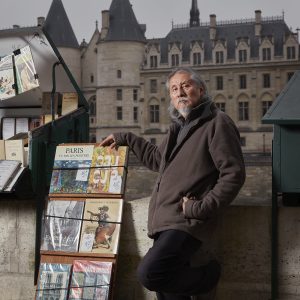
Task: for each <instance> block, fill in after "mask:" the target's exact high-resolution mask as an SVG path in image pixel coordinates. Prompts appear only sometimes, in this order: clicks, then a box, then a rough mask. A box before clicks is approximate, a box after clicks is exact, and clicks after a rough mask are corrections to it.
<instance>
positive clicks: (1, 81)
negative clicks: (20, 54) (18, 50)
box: [0, 55, 16, 100]
mask: <svg viewBox="0 0 300 300" xmlns="http://www.w3.org/2000/svg"><path fill="white" fill-rule="evenodd" d="M15 95H16V90H15V77H14V69H13V56H12V55H7V56H5V57H2V58H1V59H0V100H5V99H8V98H11V97H14V96H15Z"/></svg>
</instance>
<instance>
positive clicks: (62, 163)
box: [49, 144, 94, 194]
mask: <svg viewBox="0 0 300 300" xmlns="http://www.w3.org/2000/svg"><path fill="white" fill-rule="evenodd" d="M93 149H94V145H93V144H90V145H89V144H86V145H84V144H77V145H59V146H57V147H56V152H55V158H54V165H53V171H52V177H51V183H50V191H49V192H50V193H53V194H55V193H62V194H72V193H73V194H76V193H86V191H87V186H88V180H89V172H90V167H91V163H92V156H93Z"/></svg>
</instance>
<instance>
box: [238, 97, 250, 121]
mask: <svg viewBox="0 0 300 300" xmlns="http://www.w3.org/2000/svg"><path fill="white" fill-rule="evenodd" d="M239 120H240V121H247V120H249V103H248V102H239Z"/></svg>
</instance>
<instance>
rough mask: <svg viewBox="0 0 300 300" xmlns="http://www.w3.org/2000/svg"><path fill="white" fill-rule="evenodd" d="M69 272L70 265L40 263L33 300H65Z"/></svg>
mask: <svg viewBox="0 0 300 300" xmlns="http://www.w3.org/2000/svg"><path fill="white" fill-rule="evenodd" d="M70 271H71V265H70V264H57V263H41V264H40V270H39V278H38V283H37V290H36V297H35V299H36V300H47V299H55V300H66V299H67V294H68V286H69V282H70Z"/></svg>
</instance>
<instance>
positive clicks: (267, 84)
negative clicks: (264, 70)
mask: <svg viewBox="0 0 300 300" xmlns="http://www.w3.org/2000/svg"><path fill="white" fill-rule="evenodd" d="M263 87H264V88H269V87H271V78H270V74H263Z"/></svg>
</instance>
